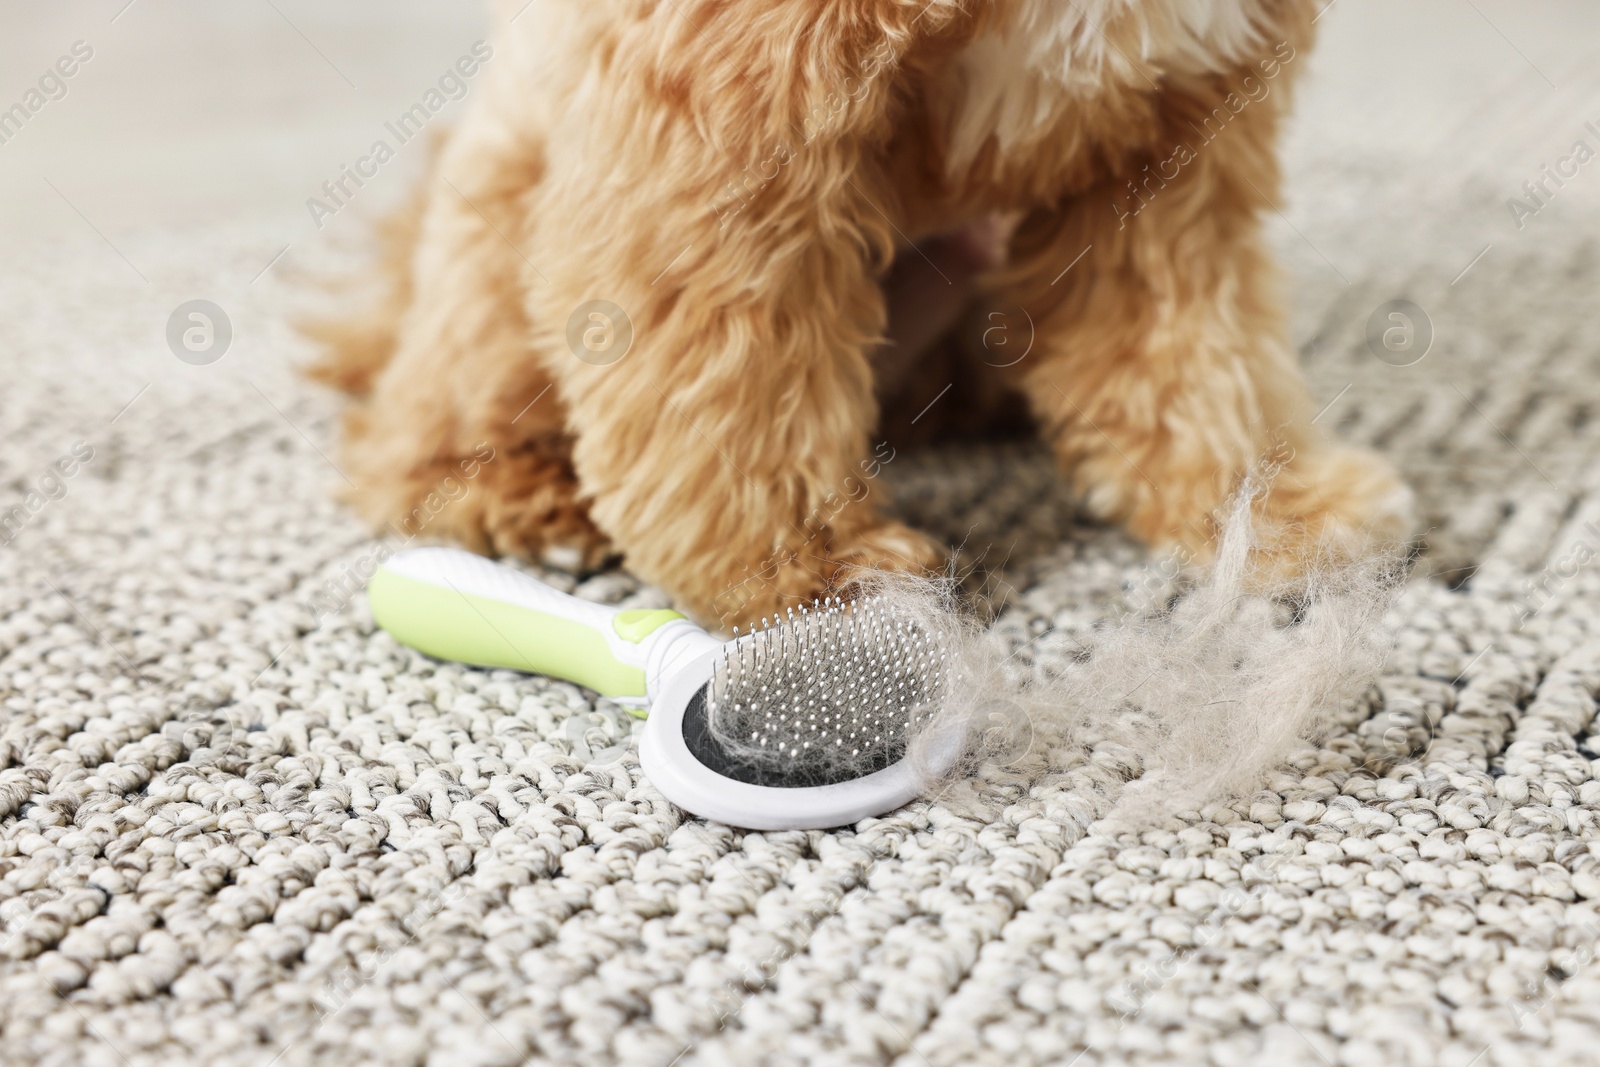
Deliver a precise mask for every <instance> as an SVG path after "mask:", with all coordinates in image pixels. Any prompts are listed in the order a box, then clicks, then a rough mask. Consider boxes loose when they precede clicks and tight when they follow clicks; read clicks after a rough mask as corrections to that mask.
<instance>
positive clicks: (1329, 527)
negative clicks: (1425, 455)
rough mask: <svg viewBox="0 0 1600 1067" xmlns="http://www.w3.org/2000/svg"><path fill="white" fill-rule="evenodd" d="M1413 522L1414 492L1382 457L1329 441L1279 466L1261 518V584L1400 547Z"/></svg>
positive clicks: (1267, 493) (1262, 502)
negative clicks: (1321, 566)
mask: <svg viewBox="0 0 1600 1067" xmlns="http://www.w3.org/2000/svg"><path fill="white" fill-rule="evenodd" d="M1415 528H1416V517H1415V497H1414V496H1413V494H1412V492H1411V490H1410V489H1409V488H1408V487H1407V486H1406V485H1405V483H1404V482H1402V481H1401V480H1400V478H1399V476H1398V475H1397V474H1396V473H1395V471H1394V468H1393V467H1391V466H1390V465H1389V462H1388V461H1387V460H1385V459H1384V458H1383V457H1381V456H1379V455H1377V454H1376V453H1374V452H1369V451H1367V450H1365V449H1360V448H1353V447H1348V446H1329V447H1327V448H1324V449H1320V450H1318V451H1316V452H1313V453H1311V454H1310V455H1308V456H1305V457H1303V458H1301V457H1297V458H1296V459H1295V460H1294V461H1291V462H1290V463H1289V464H1288V465H1287V466H1286V467H1285V468H1284V469H1283V470H1281V471H1279V472H1278V474H1277V476H1276V477H1275V478H1274V479H1273V481H1272V484H1271V485H1270V486H1269V487H1268V489H1267V492H1266V494H1265V496H1264V498H1263V499H1262V501H1261V504H1260V508H1259V514H1258V519H1257V537H1258V543H1259V545H1260V552H1259V564H1260V572H1261V573H1260V577H1261V581H1262V583H1263V584H1266V585H1272V584H1275V583H1278V582H1285V581H1293V580H1296V579H1298V578H1299V577H1300V576H1302V575H1304V574H1305V573H1306V572H1308V571H1309V570H1311V569H1312V568H1314V567H1317V566H1319V565H1322V564H1325V563H1335V564H1336V563H1340V562H1344V561H1349V560H1355V559H1361V558H1364V557H1367V556H1370V555H1372V554H1374V553H1380V552H1381V553H1390V554H1393V553H1398V552H1399V551H1400V549H1401V548H1402V547H1403V545H1404V544H1405V542H1406V541H1407V539H1408V538H1409V537H1410V536H1411V535H1412V533H1413V532H1414V531H1415Z"/></svg>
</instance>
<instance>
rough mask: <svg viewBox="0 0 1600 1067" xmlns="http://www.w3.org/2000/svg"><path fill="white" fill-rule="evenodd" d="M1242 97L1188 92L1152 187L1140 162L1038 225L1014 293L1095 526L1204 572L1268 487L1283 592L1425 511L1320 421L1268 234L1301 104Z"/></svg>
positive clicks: (1018, 262)
mask: <svg viewBox="0 0 1600 1067" xmlns="http://www.w3.org/2000/svg"><path fill="white" fill-rule="evenodd" d="M1236 82H1237V78H1233V79H1230V78H1227V77H1221V76H1219V77H1217V78H1216V79H1214V80H1211V81H1208V82H1205V83H1199V84H1192V85H1190V86H1188V87H1187V88H1186V90H1185V92H1182V93H1179V92H1176V91H1174V92H1170V93H1168V94H1167V95H1166V97H1165V98H1164V99H1163V100H1162V101H1161V102H1160V104H1159V106H1160V107H1162V108H1163V119H1164V127H1165V128H1164V131H1163V133H1162V134H1161V135H1160V137H1159V138H1158V140H1157V141H1156V143H1154V144H1152V146H1151V148H1150V155H1149V156H1148V160H1149V161H1151V163H1152V166H1151V167H1150V168H1149V169H1148V170H1143V169H1141V168H1140V164H1141V163H1143V162H1146V159H1145V158H1143V157H1135V158H1133V159H1130V160H1128V161H1126V162H1125V164H1124V168H1123V169H1124V173H1121V174H1116V175H1111V176H1108V177H1107V178H1106V180H1104V181H1103V182H1102V183H1101V184H1099V185H1097V186H1095V187H1093V188H1091V189H1089V190H1088V191H1086V192H1083V193H1081V194H1077V195H1075V196H1073V197H1071V198H1070V199H1067V200H1065V201H1064V202H1063V203H1062V205H1060V206H1059V207H1056V208H1052V209H1050V210H1046V211H1040V212H1037V213H1035V214H1034V215H1033V216H1032V217H1030V218H1028V219H1026V220H1024V221H1023V223H1022V224H1021V225H1020V226H1019V227H1018V229H1017V232H1016V235H1015V237H1014V239H1013V245H1012V255H1011V266H1010V268H1009V276H1008V277H1007V278H1006V279H1004V280H1002V282H1001V290H1002V294H1003V299H1004V300H1006V301H1007V302H1009V303H1012V304H1016V305H1020V306H1022V307H1024V308H1026V309H1027V310H1028V312H1029V314H1030V316H1031V318H1032V321H1033V322H1034V323H1035V324H1036V328H1037V331H1038V338H1037V342H1036V345H1035V349H1034V351H1033V353H1031V354H1030V356H1029V358H1028V359H1027V360H1026V361H1024V362H1023V363H1020V364H1018V365H1017V366H1016V368H1015V369H1014V371H1013V373H1014V374H1015V375H1016V376H1017V378H1018V379H1019V381H1020V383H1021V384H1022V385H1023V387H1024V388H1025V389H1026V391H1027V393H1028V395H1029V400H1030V402H1031V404H1032V405H1033V407H1034V409H1035V411H1036V413H1037V414H1038V416H1039V417H1040V420H1041V422H1043V423H1044V424H1045V425H1046V427H1047V434H1048V436H1049V438H1050V440H1051V442H1052V444H1053V445H1054V447H1055V450H1056V452H1057V454H1058V455H1059V457H1060V458H1061V461H1062V463H1063V465H1064V466H1065V467H1066V468H1067V469H1068V470H1069V471H1070V472H1071V473H1072V474H1073V476H1074V479H1075V482H1076V484H1077V486H1078V488H1079V489H1080V490H1081V492H1082V494H1083V497H1084V500H1085V501H1086V502H1087V504H1088V505H1089V507H1090V508H1091V510H1093V511H1095V512H1097V513H1098V514H1100V515H1101V516H1103V517H1106V518H1109V519H1116V520H1120V521H1122V522H1124V523H1126V524H1127V526H1128V527H1129V529H1130V530H1131V531H1132V532H1133V533H1134V534H1136V535H1137V536H1139V537H1140V538H1142V539H1144V540H1146V541H1148V542H1150V543H1153V544H1156V545H1164V546H1171V545H1177V546H1179V547H1180V548H1182V549H1185V550H1187V553H1188V555H1189V557H1190V558H1192V559H1196V560H1200V559H1204V558H1206V557H1207V556H1208V555H1209V553H1210V550H1211V547H1212V543H1213V540H1214V538H1215V535H1216V532H1217V515H1218V509H1219V507H1220V506H1221V505H1222V504H1223V503H1224V501H1225V500H1226V499H1227V497H1228V495H1229V494H1230V493H1231V492H1233V491H1234V490H1235V489H1236V488H1237V487H1238V486H1239V485H1240V483H1241V480H1242V479H1243V478H1244V477H1245V476H1246V475H1247V474H1248V473H1249V472H1250V471H1252V470H1261V471H1263V472H1264V473H1265V475H1267V476H1269V477H1270V478H1271V485H1270V491H1269V494H1268V496H1267V497H1266V499H1265V501H1264V503H1263V504H1262V505H1261V507H1260V508H1259V509H1258V513H1259V514H1260V515H1261V517H1262V518H1264V519H1265V520H1266V521H1265V526H1266V527H1267V528H1268V529H1266V530H1264V531H1263V532H1267V533H1269V534H1270V535H1271V536H1272V537H1273V545H1272V548H1273V552H1272V553H1269V554H1268V556H1267V557H1266V558H1267V559H1268V560H1269V561H1270V562H1271V563H1272V564H1273V566H1271V567H1270V568H1269V569H1268V571H1267V572H1266V573H1265V574H1264V575H1263V577H1264V578H1265V579H1267V580H1275V579H1276V578H1278V577H1288V576H1291V575H1293V574H1294V573H1296V572H1298V571H1299V570H1300V569H1301V568H1303V567H1304V566H1305V565H1307V564H1308V563H1309V562H1310V561H1311V560H1312V558H1313V557H1314V556H1316V555H1319V554H1320V553H1321V552H1323V551H1325V550H1329V549H1331V550H1334V551H1336V552H1345V551H1348V552H1358V551H1363V550H1364V547H1365V546H1367V545H1369V544H1370V543H1371V542H1373V541H1374V540H1378V541H1389V540H1393V539H1396V538H1399V537H1402V536H1404V534H1405V533H1406V532H1408V524H1409V508H1410V494H1409V493H1408V491H1407V490H1406V489H1405V488H1404V487H1403V486H1402V485H1401V483H1400V482H1399V481H1398V479H1396V477H1395V476H1394V474H1393V473H1392V471H1391V470H1390V468H1389V466H1388V464H1387V463H1385V462H1384V461H1383V460H1382V459H1380V458H1379V457H1377V456H1375V455H1373V454H1371V453H1368V452H1365V451H1361V450H1358V449H1354V448H1349V447H1345V446H1339V445H1336V444H1334V443H1332V442H1330V441H1328V440H1327V439H1326V438H1325V437H1323V436H1322V434H1321V433H1320V432H1319V431H1320V428H1319V427H1316V426H1313V425H1312V424H1311V422H1312V417H1313V415H1314V414H1315V409H1314V407H1313V406H1312V405H1311V403H1310V400H1309V398H1308V396H1307V393H1306V390H1305V386H1304V384H1303V382H1302V379H1301V376H1300V370H1299V367H1298V365H1297V362H1296V359H1295V355H1294V353H1293V351H1292V349H1291V348H1290V347H1289V346H1288V344H1287V343H1286V340H1285V337H1284V333H1285V329H1284V325H1283V321H1282V316H1281V314H1280V312H1279V310H1278V308H1277V305H1276V299H1275V297H1276V294H1275V293H1274V289H1275V277H1274V270H1273V267H1272V264H1271V262H1270V260H1269V257H1268V255H1267V253H1266V250H1265V248H1264V246H1263V242H1262V238H1261V234H1260V216H1261V215H1262V214H1263V213H1264V212H1266V211H1268V210H1270V204H1271V201H1270V199H1269V198H1270V197H1273V196H1274V195H1275V194H1276V189H1277V183H1278V175H1277V161H1276V158H1275V154H1274V131H1275V127H1276V125H1277V120H1278V110H1279V106H1278V105H1279V101H1280V99H1281V98H1282V94H1278V95H1274V96H1272V97H1270V98H1268V99H1266V100H1263V101H1258V102H1252V103H1250V104H1249V105H1248V106H1247V107H1245V108H1244V110H1243V111H1242V112H1240V113H1238V114H1233V113H1232V112H1230V111H1228V110H1226V109H1225V108H1224V104H1223V100H1224V97H1225V95H1226V94H1227V92H1228V89H1229V86H1230V85H1231V84H1233V83H1236ZM1218 116H1220V117H1218ZM1223 122H1225V123H1226V125H1225V128H1222V129H1220V132H1216V133H1215V135H1214V136H1213V137H1211V138H1210V139H1209V140H1208V139H1206V138H1207V133H1206V131H1208V130H1213V131H1214V130H1215V129H1216V127H1217V126H1218V125H1219V124H1221V123H1223ZM1208 123H1209V125H1208ZM1157 171H1159V172H1160V174H1161V177H1159V178H1157V179H1155V180H1150V179H1149V177H1148V175H1150V174H1154V173H1156V172H1157ZM1129 177H1133V178H1137V179H1140V182H1139V184H1138V186H1137V187H1136V186H1135V185H1133V184H1130V182H1129V181H1128V180H1127V179H1128V178H1129Z"/></svg>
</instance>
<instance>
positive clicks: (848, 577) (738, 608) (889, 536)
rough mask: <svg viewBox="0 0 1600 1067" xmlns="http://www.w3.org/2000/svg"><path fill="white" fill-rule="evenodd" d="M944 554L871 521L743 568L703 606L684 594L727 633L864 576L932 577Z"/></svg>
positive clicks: (915, 536) (915, 535)
mask: <svg viewBox="0 0 1600 1067" xmlns="http://www.w3.org/2000/svg"><path fill="white" fill-rule="evenodd" d="M946 558H947V554H946V552H945V550H944V549H943V548H941V547H940V546H939V545H938V544H937V543H936V542H935V541H934V540H933V539H932V538H930V537H928V536H927V535H926V534H923V533H920V532H918V531H916V530H913V529H912V528H911V527H909V526H906V525H904V524H902V523H898V522H888V521H882V520H879V521H876V522H872V523H870V524H868V525H865V526H861V527H857V528H854V529H851V530H849V531H848V532H844V531H837V530H824V531H822V533H820V534H819V535H818V537H816V538H815V539H813V541H812V543H811V544H809V545H807V546H806V547H804V548H801V549H798V550H794V551H786V552H783V553H780V554H778V555H775V556H774V557H771V558H768V559H766V560H762V561H760V563H759V564H758V565H755V566H751V567H748V568H746V570H745V571H744V573H743V574H742V575H741V576H740V578H739V579H738V580H737V581H735V582H733V583H732V584H730V585H729V586H727V587H726V588H724V589H721V590H719V591H716V592H714V593H713V594H712V595H711V596H709V597H708V598H707V599H706V600H705V601H704V602H699V601H697V600H696V599H695V598H694V596H693V591H692V590H691V591H690V592H689V595H688V601H689V606H690V609H691V611H692V613H693V614H695V615H697V616H699V617H700V618H702V619H704V620H705V622H706V623H707V625H709V626H711V627H712V628H713V629H717V630H721V631H728V630H731V629H732V628H733V627H735V626H739V627H745V626H750V625H752V624H755V623H758V622H760V620H762V619H763V618H766V619H773V618H779V617H781V616H782V615H783V613H784V611H786V610H788V609H792V608H798V607H799V606H800V605H802V604H809V603H810V602H811V601H813V600H816V599H819V598H821V597H824V596H827V595H829V594H834V593H843V594H845V595H848V589H849V586H850V584H851V582H852V581H853V580H855V579H856V578H858V577H859V576H860V575H861V574H862V573H863V572H864V571H868V570H873V571H897V572H901V573H910V574H934V573H937V572H938V571H939V570H941V569H942V568H943V567H944V565H945V561H946Z"/></svg>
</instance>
